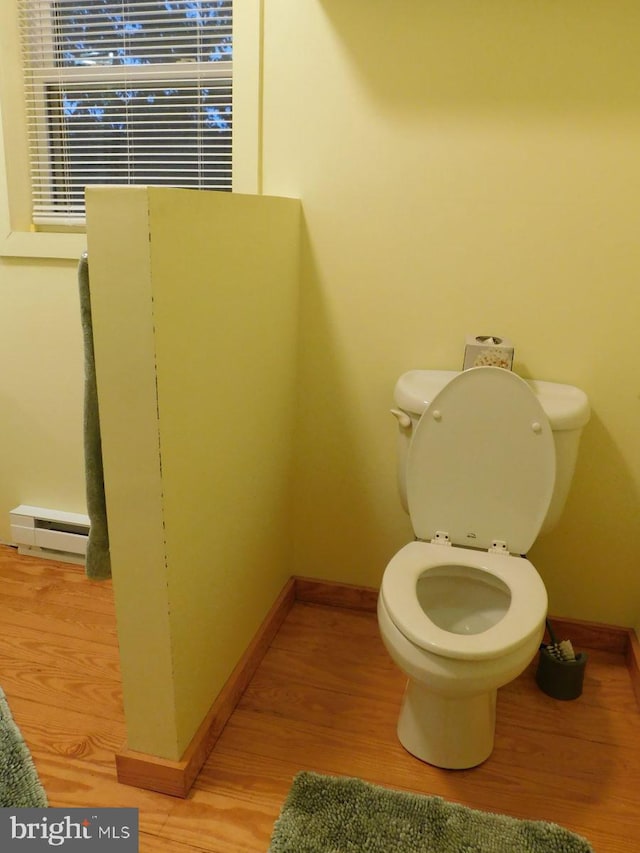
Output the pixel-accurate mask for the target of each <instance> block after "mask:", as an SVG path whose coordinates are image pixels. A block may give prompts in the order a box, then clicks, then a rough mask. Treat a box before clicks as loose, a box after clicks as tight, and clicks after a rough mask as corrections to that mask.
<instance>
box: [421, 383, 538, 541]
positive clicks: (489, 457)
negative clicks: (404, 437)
mask: <svg viewBox="0 0 640 853" xmlns="http://www.w3.org/2000/svg"><path fill="white" fill-rule="evenodd" d="M554 483H555V448H554V442H553V434H552V432H551V427H550V425H549V421H548V419H547V417H546V415H545V413H544V410H543V409H542V406H541V405H540V403H539V402H538V400H537V399H536V397H535V395H534V394H533V392H532V391H531V389H530V388H529V386H528V385H527V383H526V382H524V380H522V379H521V378H520V377H519V376H517V375H516V374H515V373H512V372H511V371H509V370H504V369H503V368H499V367H476V368H471V369H470V370H465V371H463V372H462V373H459V374H458V375H457V376H455V377H454V378H453V379H452V380H451V382H449V383H448V384H447V385H445V387H444V388H443V389H442V390H441V391H440V392H439V393H438V394H436V395H435V397H434V398H433V400H432V401H431V403H430V405H429V406H428V407H427V409H426V410H425V412H424V413H423V415H422V417H421V419H420V421H419V422H418V425H417V426H416V428H415V430H414V433H413V437H412V439H411V444H410V447H409V454H408V458H407V500H408V505H409V513H410V515H411V523H412V525H413V529H414V531H415V533H416V536H417V537H418V538H419V539H422V540H426V541H429V540H431V539H434V538H435V536H436V532H440V531H442V532H444V533H448V534H449V538H450V541H451V542H452V543H453V544H455V545H467V546H471V547H474V548H490V547H491V546H492V543H493V542H494V541H495V540H498V541H501V542H505V543H506V546H507V550H508V551H509V552H510V553H512V554H526V553H527V551H528V550H529V548H530V547H531V545H532V544H533V542H534V541H535V539H536V537H537V535H538V533H539V532H540V528H541V527H542V523H543V521H544V519H545V516H546V513H547V510H548V508H549V504H550V502H551V497H552V494H553V488H554Z"/></svg>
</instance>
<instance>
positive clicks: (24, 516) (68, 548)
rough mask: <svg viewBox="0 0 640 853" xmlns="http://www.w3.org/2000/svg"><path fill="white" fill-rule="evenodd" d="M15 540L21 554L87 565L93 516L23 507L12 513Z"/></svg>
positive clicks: (13, 537) (12, 530) (36, 507)
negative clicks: (86, 557)
mask: <svg viewBox="0 0 640 853" xmlns="http://www.w3.org/2000/svg"><path fill="white" fill-rule="evenodd" d="M9 517H10V519H11V538H12V541H13V543H14V545H17V546H18V553H19V554H31V555H33V556H38V557H47V558H49V559H51V560H60V561H61V562H63V563H84V562H85V555H86V553H87V540H88V538H89V527H90V522H89V516H88V515H81V514H80V513H77V512H62V511H61V510H57V509H44V508H43V507H40V506H26V505H24V504H21V505H20V506H17V507H16V508H15V509H12V510H11V511H10V513H9Z"/></svg>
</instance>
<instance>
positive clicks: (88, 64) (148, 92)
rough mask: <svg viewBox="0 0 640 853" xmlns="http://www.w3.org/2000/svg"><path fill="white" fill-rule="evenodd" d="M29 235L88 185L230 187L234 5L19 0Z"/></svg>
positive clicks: (72, 204)
mask: <svg viewBox="0 0 640 853" xmlns="http://www.w3.org/2000/svg"><path fill="white" fill-rule="evenodd" d="M18 2H19V8H20V15H21V20H20V26H21V34H22V42H23V52H24V56H25V66H26V67H25V78H26V98H27V108H28V127H29V152H30V162H31V184H32V209H33V221H34V222H35V223H36V224H44V225H50V224H78V223H81V222H82V221H83V219H84V188H85V186H86V185H88V184H153V185H160V186H181V187H197V188H209V189H219V190H229V189H230V188H231V132H232V85H231V51H232V32H231V24H232V0H84V2H78V0H18Z"/></svg>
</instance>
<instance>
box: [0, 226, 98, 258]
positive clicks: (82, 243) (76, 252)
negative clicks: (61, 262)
mask: <svg viewBox="0 0 640 853" xmlns="http://www.w3.org/2000/svg"><path fill="white" fill-rule="evenodd" d="M86 247H87V236H86V234H56V233H38V232H33V233H32V232H30V231H9V233H8V234H6V235H5V236H4V237H2V238H0V256H3V257H7V258H57V259H69V260H76V261H77V260H79V258H80V255H81V254H82V253H83V252H84V251H85V249H86Z"/></svg>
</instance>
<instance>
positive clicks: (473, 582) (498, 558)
mask: <svg viewBox="0 0 640 853" xmlns="http://www.w3.org/2000/svg"><path fill="white" fill-rule="evenodd" d="M443 551H444V553H443ZM546 610H547V594H546V590H545V587H544V584H543V582H542V580H541V578H540V576H539V575H538V573H537V572H536V570H535V568H534V567H533V566H532V565H531V563H530V562H529V561H528V560H525V559H524V558H522V557H512V556H510V555H508V554H493V553H486V552H478V551H471V550H470V549H464V548H453V547H449V548H445V547H443V546H442V545H435V544H430V543H426V542H411V543H410V544H408V545H406V546H405V547H404V548H402V550H400V551H399V552H398V553H397V554H396V555H395V557H394V558H393V559H392V560H391V562H390V563H389V565H388V566H387V569H386V571H385V574H384V578H383V582H382V587H381V590H380V596H379V599H378V621H379V626H380V633H381V636H382V639H383V642H384V644H385V646H386V648H387V650H388V652H389V654H390V655H391V657H392V659H393V660H394V661H395V663H396V664H397V665H398V666H399V667H400V669H402V670H403V671H404V672H405V673H406V674H407V676H408V679H409V680H408V684H407V689H406V691H405V695H404V699H403V703H402V710H401V712H400V717H399V720H398V737H399V739H400V742H401V743H402V745H403V746H404V747H405V749H407V750H408V751H409V752H411V753H412V754H413V755H415V756H416V757H418V758H420V759H422V760H423V761H427V762H428V763H429V764H433V765H436V766H438V767H447V768H450V769H459V768H465V767H474V766H475V765H477V764H480V763H481V762H483V761H485V759H487V758H488V757H489V755H490V754H491V751H492V749H493V741H494V729H495V707H496V693H497V689H498V687H501V686H502V685H504V684H507V683H508V682H509V681H512V680H513V679H514V678H517V676H518V675H520V674H521V673H522V672H523V670H524V669H525V668H526V667H527V665H528V664H529V662H530V661H531V660H532V659H533V657H534V655H535V653H536V651H537V649H538V646H539V644H540V640H541V639H542V635H543V633H544V622H545V616H546Z"/></svg>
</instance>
